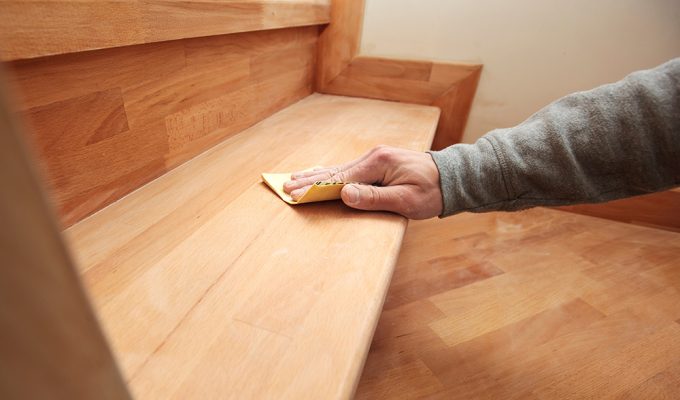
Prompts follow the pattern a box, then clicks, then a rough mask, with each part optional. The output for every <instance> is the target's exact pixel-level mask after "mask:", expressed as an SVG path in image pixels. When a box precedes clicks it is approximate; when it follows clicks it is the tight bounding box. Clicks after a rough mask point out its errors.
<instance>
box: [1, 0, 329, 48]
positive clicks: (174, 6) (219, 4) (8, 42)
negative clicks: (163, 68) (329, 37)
mask: <svg viewBox="0 0 680 400" xmlns="http://www.w3.org/2000/svg"><path fill="white" fill-rule="evenodd" d="M330 1H331V0H286V1H270V0H249V1H245V0H244V1H238V0H236V1H233V0H230V1H206V0H187V1H174V0H153V1H146V0H117V1H115V2H114V1H107V2H102V1H96V0H63V1H40V0H21V1H20V0H10V1H1V2H0V43H2V46H1V49H0V61H9V60H17V59H25V58H34V57H42V56H48V55H54V54H64V53H73V52H80V51H86V50H96V49H104V48H110V47H120V46H129V45H134V44H141V43H154V42H160V41H167V40H175V39H185V38H193V37H203V36H213V35H223V34H227V33H236V32H249V31H258V30H265V29H276V28H287V27H295V26H305V25H319V24H325V23H328V21H329V14H330Z"/></svg>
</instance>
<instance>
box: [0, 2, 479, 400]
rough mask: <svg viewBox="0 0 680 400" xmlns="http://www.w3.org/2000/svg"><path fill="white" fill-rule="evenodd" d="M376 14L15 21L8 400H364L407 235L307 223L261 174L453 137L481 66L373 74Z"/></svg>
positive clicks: (199, 13) (345, 8) (8, 26)
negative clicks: (361, 49)
mask: <svg viewBox="0 0 680 400" xmlns="http://www.w3.org/2000/svg"><path fill="white" fill-rule="evenodd" d="M362 13H363V2H362V1H333V2H331V1H330V0H291V1H286V2H269V1H259V0H258V1H243V2H240V1H233V2H232V1H229V2H203V1H187V2H181V3H178V2H174V1H170V0H167V1H157V2H143V1H137V0H124V1H120V2H116V3H107V4H106V5H101V4H100V3H98V2H94V1H64V2H54V3H44V2H39V1H16V2H13V1H10V2H3V3H2V4H1V5H0V22H2V24H0V26H1V27H0V38H1V39H2V47H1V48H0V57H1V59H2V61H3V66H4V69H5V70H6V71H7V77H8V82H9V85H8V86H9V89H10V91H12V93H13V94H14V98H15V100H14V101H13V102H12V103H11V105H5V106H3V107H2V111H3V114H2V116H3V119H2V120H1V121H0V122H2V127H3V135H4V136H3V140H4V141H3V143H4V148H3V151H5V152H7V154H12V155H14V156H16V157H14V156H13V157H9V156H7V157H4V156H3V157H4V158H3V162H5V161H6V163H7V165H5V167H4V168H3V171H2V173H1V174H0V175H1V177H2V179H3V180H2V183H3V187H7V188H10V190H6V191H3V193H2V196H1V197H0V200H2V203H1V204H2V205H3V209H2V215H3V221H5V220H6V221H8V224H9V229H8V230H6V231H5V232H4V233H5V235H3V237H2V244H3V256H2V258H3V260H9V263H10V264H11V265H13V269H12V270H6V269H3V271H2V272H1V273H0V275H1V276H0V282H2V284H1V285H2V286H0V289H2V290H0V303H2V304H3V306H0V310H1V311H2V313H1V314H0V315H2V317H1V318H0V323H2V329H1V330H0V354H2V355H3V357H2V359H0V369H1V370H2V371H3V374H2V375H3V378H1V380H0V397H3V398H5V397H8V398H15V397H21V398H25V397H31V398H36V397H44V396H46V395H53V397H56V398H69V399H74V398H75V399H77V398H93V397H108V398H125V397H127V396H128V395H129V394H132V395H133V396H134V397H137V398H150V399H153V398H205V397H219V398H239V399H241V398H277V399H278V398H291V399H300V398H310V399H319V398H323V399H332V398H349V397H351V396H352V394H353V392H354V390H355V388H356V385H357V383H358V379H359V376H360V374H361V370H362V366H363V363H364V360H365V357H366V354H367V352H368V348H369V345H370V342H371V338H372V335H373V331H374V329H375V325H376V323H377V320H378V317H379V315H380V311H381V309H382V304H383V300H384V297H385V293H386V291H387V288H388V285H389V282H390V278H391V275H392V270H393V267H394V263H395V261H396V258H397V255H398V253H399V249H400V245H401V240H402V236H403V233H404V230H405V227H406V220H405V219H404V218H403V217H400V216H397V215H394V214H389V213H375V212H374V213H368V212H360V211H355V210H351V209H349V208H347V207H345V206H344V205H343V204H342V203H341V202H337V201H336V202H328V203H323V204H310V205H304V206H297V207H295V208H293V207H290V206H288V205H287V204H285V203H283V202H282V201H281V200H280V199H279V198H277V197H276V196H275V195H274V194H273V193H272V192H271V191H270V190H269V189H268V188H267V187H266V186H265V185H264V184H262V183H261V182H260V174H261V173H262V172H276V171H281V172H285V171H294V170H299V169H304V168H308V167H310V166H313V165H332V164H335V163H339V162H343V161H347V160H349V159H352V158H355V157H357V156H359V155H360V154H362V153H364V152H366V151H368V150H369V149H371V148H372V147H374V146H376V145H379V144H388V145H393V146H399V147H404V148H410V149H414V150H426V149H428V148H429V147H430V145H431V144H432V141H433V138H434V137H435V132H437V128H438V121H439V120H440V115H441V116H442V121H443V122H445V125H446V126H447V127H449V128H451V129H446V130H442V129H441V126H442V125H441V124H440V132H439V133H437V137H438V139H437V140H438V141H439V143H440V145H442V144H444V143H445V142H447V141H449V142H451V141H452V140H453V139H454V138H455V137H459V136H460V134H461V133H462V129H463V126H464V122H465V119H466V117H467V113H468V111H469V106H470V104H471V101H472V96H473V94H474V89H475V87H476V84H477V80H478V78H479V72H480V68H481V67H480V66H478V65H470V64H446V63H432V62H428V61H401V60H384V59H370V58H360V56H359V55H358V54H357V49H358V30H359V29H360V22H361V15H362ZM376 75H384V77H385V78H386V79H387V80H386V81H385V80H381V79H379V78H378V79H377V80H376ZM367 79H368V80H367ZM342 82H348V83H347V85H344V84H343V83H342ZM357 82H360V83H361V84H360V87H363V88H364V89H363V90H364V93H363V94H362V93H361V88H357ZM371 82H373V83H371ZM400 82H401V83H400ZM458 88H460V89H461V90H458ZM315 92H317V93H315ZM321 93H332V94H333V95H329V94H321ZM346 95H351V96H353V97H347V96H346ZM411 99H412V101H410V100H411ZM385 100H391V101H385ZM9 111H11V113H12V114H14V116H18V117H19V119H21V120H22V121H23V123H24V125H25V126H26V130H25V132H26V134H23V133H20V129H19V128H18V126H17V125H15V124H14V123H13V122H12V121H11V118H10V116H9V114H10V113H9ZM5 117H7V118H5ZM447 121H448V122H447ZM452 121H455V122H452ZM441 132H444V133H441ZM22 141H26V142H27V143H28V144H29V147H30V149H31V152H29V154H26V153H25V152H24V151H23V149H22V144H21V142H22ZM30 153H34V154H35V158H33V156H32V155H31V154H30ZM3 154H4V153H3ZM34 159H36V160H37V161H36V162H34V161H32V160H34ZM3 165H4V164H3ZM36 165H37V166H38V168H35V166H36ZM15 171H21V174H17V173H16V172H15ZM41 181H44V186H45V187H46V192H47V193H48V196H47V197H48V199H45V198H43V197H41V186H43V182H41ZM24 184H25V185H24ZM22 185H24V186H25V187H24V186H22ZM52 206H54V208H55V211H56V214H57V215H58V220H59V222H57V223H55V222H54V221H53V219H52V216H51V215H52V211H51V208H52ZM29 220H30V222H31V223H28V222H26V221H29ZM22 221H23V222H22ZM33 222H35V223H33ZM58 226H60V227H61V229H60V228H58ZM36 240H37V241H39V243H38V244H36V245H34V246H33V247H31V246H28V245H27V244H29V243H32V242H34V241H36ZM27 332H30V334H27ZM37 343H42V344H43V346H42V347H39V348H38V350H39V351H36V350H35V349H36V348H37V347H36V344H37ZM6 354H8V355H11V357H5V355H6ZM58 360H62V361H58ZM60 365H61V366H63V367H64V368H60ZM4 371H8V372H7V373H5V372H4ZM10 371H11V372H10Z"/></svg>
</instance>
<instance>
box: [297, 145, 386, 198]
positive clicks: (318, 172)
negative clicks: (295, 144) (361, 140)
mask: <svg viewBox="0 0 680 400" xmlns="http://www.w3.org/2000/svg"><path fill="white" fill-rule="evenodd" d="M385 148H386V147H385V146H377V147H375V148H373V149H372V150H370V151H368V152H366V153H365V154H364V155H362V156H361V157H359V158H357V159H355V160H352V161H350V162H347V163H345V164H341V165H338V166H334V167H321V168H314V169H313V170H310V171H300V172H294V173H292V174H291V180H290V181H288V182H286V183H284V185H283V191H284V192H286V193H288V194H292V192H293V191H295V190H298V189H301V188H304V187H306V186H309V185H312V184H313V183H314V182H319V181H330V180H332V181H333V182H364V181H363V180H360V179H355V180H351V181H350V180H340V179H337V178H334V177H337V176H338V175H339V174H340V173H342V172H345V171H348V170H349V169H351V168H353V167H355V166H357V165H359V164H360V163H362V162H363V161H366V160H367V159H368V158H369V157H371V156H372V155H374V154H375V153H376V152H378V151H380V150H383V149H385ZM342 178H343V179H348V178H347V176H346V175H345V176H342ZM365 183H368V182H365Z"/></svg>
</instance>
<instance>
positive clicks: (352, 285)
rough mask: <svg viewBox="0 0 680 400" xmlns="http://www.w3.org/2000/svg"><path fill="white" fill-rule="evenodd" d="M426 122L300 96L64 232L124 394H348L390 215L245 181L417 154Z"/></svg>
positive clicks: (399, 225) (392, 230)
mask: <svg viewBox="0 0 680 400" xmlns="http://www.w3.org/2000/svg"><path fill="white" fill-rule="evenodd" d="M438 115H439V111H438V110H437V109H436V108H432V107H425V106H418V105H408V104H398V103H391V102H382V101H376V100H367V99H354V98H347V97H335V96H327V95H312V96H310V97H308V98H306V99H304V100H302V101H300V102H299V103H297V104H295V105H293V106H291V107H289V108H287V109H285V110H283V111H281V112H280V113H278V114H276V115H274V116H272V117H270V118H268V119H266V120H264V121H262V122H260V123H259V124H258V125H256V126H254V127H252V128H250V129H248V130H246V131H244V132H242V133H241V134H239V135H236V136H233V137H231V138H229V139H227V140H226V141H225V142H223V143H221V144H220V145H218V146H216V147H215V148H213V149H212V150H209V151H207V152H206V153H204V154H202V155H201V156H199V157H197V158H195V159H193V160H191V161H190V162H188V163H186V164H184V165H182V166H180V167H178V168H177V169H175V170H173V171H171V172H169V173H167V174H166V175H164V176H162V177H161V178H159V179H157V180H155V181H153V182H151V183H150V184H148V185H146V186H145V187H143V188H141V189H140V190H137V191H135V192H134V193H132V194H130V195H129V196H127V197H125V198H124V199H122V200H120V201H118V202H116V203H114V204H112V205H110V206H109V207H107V208H105V209H103V210H101V211H100V212H98V213H96V214H94V215H92V216H91V217H89V218H87V219H85V220H83V221H81V222H80V223H78V224H75V225H74V226H73V227H71V228H70V229H68V230H67V235H68V236H69V238H70V242H71V244H72V248H73V249H74V250H75V252H76V255H77V256H78V260H79V262H80V266H81V271H82V272H83V277H84V280H85V282H86V284H87V287H88V289H89V291H90V294H91V296H92V297H93V299H94V302H95V304H96V306H97V310H98V312H99V315H100V316H101V319H102V321H103V324H104V326H105V330H106V332H107V333H108V335H109V337H110V338H111V341H112V343H113V347H114V349H115V350H116V354H117V355H118V357H119V358H120V360H121V365H122V367H123V370H124V372H125V376H126V378H127V380H128V381H129V382H130V385H131V388H132V390H133V392H134V393H135V394H136V395H137V397H139V398H173V397H174V398H195V397H201V398H204V397H211V396H216V395H217V394H219V397H221V398H253V397H259V398H291V399H299V398H310V399H318V398H324V399H332V398H349V397H350V396H351V395H352V393H353V391H354V387H355V385H356V382H357V379H358V376H359V374H360V372H361V368H362V365H363V360H364V357H365V354H366V352H367V351H368V345H369V343H370V340H371V337H372V334H373V329H374V327H375V324H376V322H377V318H378V315H379V313H380V309H381V307H382V302H383V299H384V295H385V292H386V289H387V286H388V285H389V280H390V277H391V274H392V267H393V265H394V262H395V260H396V255H397V253H398V251H399V247H400V244H401V237H402V234H403V231H404V228H405V226H406V221H405V219H403V218H402V217H399V216H397V215H394V214H389V213H369V212H360V211H356V210H351V209H349V208H347V207H345V206H344V205H342V203H340V202H338V201H335V202H326V203H320V204H311V205H306V206H300V207H290V206H289V205H287V204H285V203H283V202H282V201H281V200H280V199H279V198H278V197H277V196H276V195H274V194H273V193H272V192H271V191H270V190H269V189H268V188H267V187H266V185H264V184H263V183H261V182H260V177H259V176H260V173H261V172H264V171H292V170H298V169H303V168H306V167H309V166H310V165H311V164H314V165H317V164H322V165H323V164H325V165H330V164H333V163H337V162H341V161H343V160H347V159H350V158H353V157H356V156H358V155H360V154H361V153H363V152H365V151H367V150H369V149H370V148H372V147H373V146H375V145H378V144H381V143H384V144H391V145H396V146H401V147H405V148H411V149H418V150H424V149H426V148H427V147H428V146H429V143H430V141H431V139H432V136H433V134H434V130H435V127H436V123H437V118H438ZM416 368H418V367H417V366H416Z"/></svg>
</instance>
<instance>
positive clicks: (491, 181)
mask: <svg viewBox="0 0 680 400" xmlns="http://www.w3.org/2000/svg"><path fill="white" fill-rule="evenodd" d="M432 156H433V159H434V160H435V163H436V164H437V168H438V169H439V173H440V182H441V186H442V193H443V200H444V211H443V213H442V216H448V215H452V214H455V213H458V212H462V211H473V212H481V211H493V210H519V209H523V208H528V207H533V206H538V205H564V204H575V203H585V202H601V201H608V200H613V199H617V198H622V197H627V196H633V195H637V194H643V193H649V192H653V191H657V190H662V189H665V188H668V187H672V186H676V185H678V184H680V59H675V60H673V61H671V62H668V63H666V64H664V65H662V66H660V67H657V68H656V69H654V70H649V71H641V72H637V73H634V74H631V75H630V76H628V77H627V78H626V79H624V80H622V81H620V82H617V83H614V84H610V85H605V86H601V87H599V88H597V89H594V90H591V91H588V92H580V93H575V94H572V95H570V96H567V97H565V98H562V99H560V100H558V101H557V102H555V103H553V104H551V105H549V106H548V107H546V108H544V109H543V110H541V111H539V112H538V113H536V114H535V115H533V116H532V117H531V118H529V119H528V120H527V121H525V122H524V123H522V124H520V125H518V126H516V127H514V128H509V129H499V130H495V131H492V132H490V133H488V134H487V135H485V136H484V137H483V138H481V139H480V140H478V141H477V142H476V143H475V144H472V145H465V144H461V145H454V146H451V147H449V148H447V149H444V150H442V151H439V152H432Z"/></svg>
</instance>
